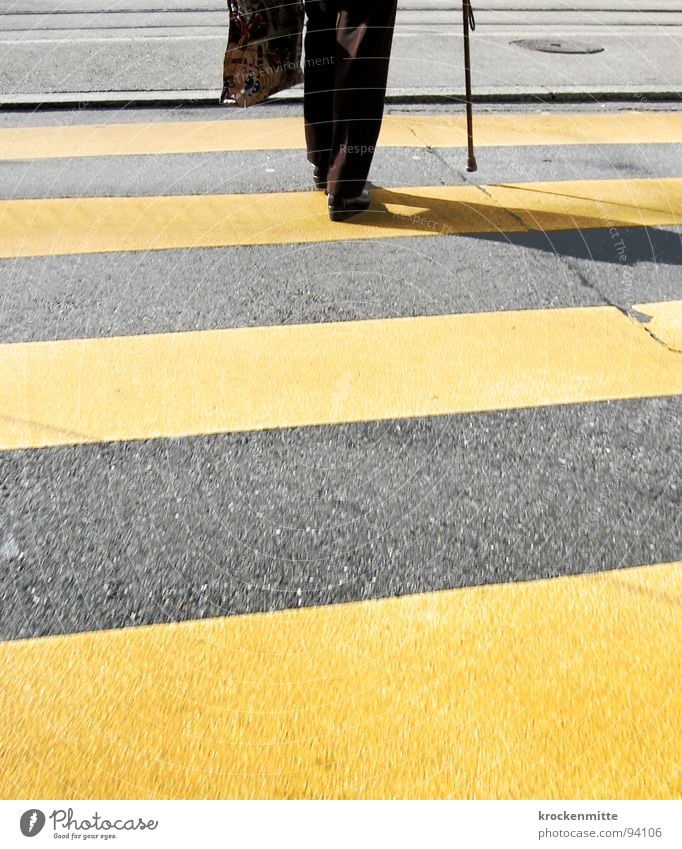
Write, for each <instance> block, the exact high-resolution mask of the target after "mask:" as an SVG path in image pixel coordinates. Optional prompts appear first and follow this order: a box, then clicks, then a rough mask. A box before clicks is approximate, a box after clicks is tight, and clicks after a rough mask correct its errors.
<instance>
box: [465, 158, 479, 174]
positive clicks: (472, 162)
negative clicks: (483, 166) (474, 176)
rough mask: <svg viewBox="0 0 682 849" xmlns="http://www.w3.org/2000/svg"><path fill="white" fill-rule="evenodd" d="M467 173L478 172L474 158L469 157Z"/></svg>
mask: <svg viewBox="0 0 682 849" xmlns="http://www.w3.org/2000/svg"><path fill="white" fill-rule="evenodd" d="M467 171H478V165H477V163H476V157H475V156H470V157H469V159H468V160H467Z"/></svg>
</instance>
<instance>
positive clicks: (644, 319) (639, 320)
mask: <svg viewBox="0 0 682 849" xmlns="http://www.w3.org/2000/svg"><path fill="white" fill-rule="evenodd" d="M561 260H562V262H563V264H564V265H565V266H566V268H568V270H569V271H571V272H573V274H575V276H576V277H577V278H578V281H579V282H580V285H581V286H583V287H585V288H586V289H590V290H591V291H592V292H594V293H595V294H596V295H597V297H598V298H599V299H600V301H601V302H602V304H603V306H607V307H613V308H614V309H616V310H618V312H619V313H621V314H622V315H624V316H625V317H626V318H627V319H628V320H629V321H631V322H632V323H633V324H636V325H637V327H639V328H640V329H641V330H643V331H644V332H645V333H646V334H647V335H648V336H650V337H651V339H653V340H654V342H657V343H658V344H659V345H661V346H662V347H664V348H665V349H666V350H667V351H670V353H671V354H682V349H680V348H675V347H673V346H672V345H669V344H668V343H667V342H666V341H665V339H661V337H660V336H657V335H656V334H655V333H654V332H653V331H652V330H651V328H650V327H648V322H650V321H651V320H652V319H653V316H652V315H648V314H647V313H643V312H640V311H639V310H636V309H634V307H625V306H622V304H619V303H617V302H616V301H613V300H611V298H609V297H608V296H607V295H606V294H605V293H604V292H603V291H602V290H601V289H600V288H599V286H598V285H597V284H596V283H594V282H593V281H591V280H590V279H589V278H588V277H587V275H586V274H584V273H583V272H582V271H581V270H580V269H579V268H576V266H575V265H573V263H571V262H570V261H569V260H567V259H566V258H565V257H561Z"/></svg>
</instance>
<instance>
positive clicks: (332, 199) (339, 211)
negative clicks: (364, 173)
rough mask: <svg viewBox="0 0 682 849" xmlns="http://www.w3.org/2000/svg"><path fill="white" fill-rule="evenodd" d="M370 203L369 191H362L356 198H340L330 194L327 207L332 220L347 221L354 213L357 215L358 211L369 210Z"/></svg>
mask: <svg viewBox="0 0 682 849" xmlns="http://www.w3.org/2000/svg"><path fill="white" fill-rule="evenodd" d="M370 203H371V198H370V196H369V192H362V194H359V195H357V197H354V198H340V197H337V196H336V195H329V197H328V199H327V209H328V211H329V217H330V218H331V220H332V221H345V220H346V219H348V218H350V217H351V216H352V215H357V214H358V212H365V211H366V210H368V209H369V205H370Z"/></svg>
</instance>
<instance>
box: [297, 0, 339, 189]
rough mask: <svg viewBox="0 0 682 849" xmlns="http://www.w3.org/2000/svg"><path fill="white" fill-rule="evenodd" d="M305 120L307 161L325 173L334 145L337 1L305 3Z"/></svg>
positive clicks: (325, 0) (307, 0)
mask: <svg viewBox="0 0 682 849" xmlns="http://www.w3.org/2000/svg"><path fill="white" fill-rule="evenodd" d="M305 11H306V16H307V19H308V23H307V28H306V35H305V65H304V99H303V116H304V120H305V137H306V146H307V148H308V161H309V162H312V164H313V165H315V166H317V167H318V168H320V169H321V170H322V172H326V170H327V167H328V165H329V152H330V149H331V144H332V120H333V111H332V110H333V105H334V87H335V62H336V20H337V17H338V14H337V3H336V0H305Z"/></svg>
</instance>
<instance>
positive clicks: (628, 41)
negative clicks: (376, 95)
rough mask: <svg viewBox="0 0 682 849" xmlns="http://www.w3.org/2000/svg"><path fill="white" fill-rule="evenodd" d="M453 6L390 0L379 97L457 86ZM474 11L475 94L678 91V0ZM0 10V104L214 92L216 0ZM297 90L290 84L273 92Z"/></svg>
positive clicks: (557, 2) (26, 4)
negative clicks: (392, 8) (385, 83)
mask: <svg viewBox="0 0 682 849" xmlns="http://www.w3.org/2000/svg"><path fill="white" fill-rule="evenodd" d="M474 5H475V6H476V5H477V4H476V3H474ZM159 7H161V8H159ZM459 10H460V7H459V5H458V3H457V2H455V0H402V2H401V3H400V4H399V14H398V22H397V26H396V33H395V45H394V53H393V59H392V63H391V73H390V77H389V98H390V99H405V100H410V99H429V98H431V99H434V98H435V99H449V98H460V97H461V96H462V94H463V71H462V48H461V41H462V39H461V14H460V11H459ZM476 19H477V23H478V26H477V29H476V32H475V34H474V36H473V41H472V61H473V80H474V88H475V93H476V96H477V97H478V98H479V99H489V100H524V99H536V98H538V99H542V100H551V99H563V100H571V99H574V100H589V99H592V98H596V99H601V98H603V99H608V98H623V99H635V100H640V101H643V100H644V99H646V100H651V99H661V100H670V99H675V100H676V99H679V98H680V96H681V95H680V92H682V62H680V57H681V56H682V10H681V9H680V5H679V0H645V1H644V2H639V3H638V4H637V8H629V9H628V8H627V6H626V5H625V4H623V3H622V2H618V1H617V0H577V2H575V3H570V2H562V0H525V1H524V2H520V0H513V2H500V0H490V2H487V3H485V5H484V7H483V8H480V9H476ZM0 22H1V26H2V34H1V35H0V45H1V47H2V51H1V53H0V55H1V57H2V58H0V105H4V106H12V105H24V106H33V105H38V104H40V103H54V104H65V105H69V104H77V103H84V102H88V103H93V102H94V103H104V102H108V103H113V104H123V103H126V102H129V101H134V102H138V103H140V102H145V101H146V102H168V103H172V102H178V103H181V102H186V101H195V102H196V101H199V102H209V103H214V102H216V100H217V97H218V93H219V91H220V87H221V72H222V58H223V52H224V49H225V41H226V30H227V12H226V9H225V2H224V0H162V2H160V3H157V4H155V3H153V2H151V0H120V2H115V3H111V4H109V5H108V6H107V7H106V8H105V7H104V4H103V2H102V0H62V2H59V3H56V2H55V0H19V2H14V0H0ZM528 40H531V41H538V40H539V41H543V42H545V46H549V47H550V48H551V50H557V49H558V50H560V51H563V50H565V49H570V50H574V49H576V48H577V49H580V48H585V49H586V50H598V51H599V52H593V53H575V52H572V53H565V52H539V51H537V50H535V49H532V46H531V48H529V47H526V46H522V45H519V44H518V43H516V42H519V41H528ZM552 45H558V47H552ZM300 96H301V91H300V89H298V90H292V91H289V92H286V93H283V94H282V95H280V99H281V98H291V97H300Z"/></svg>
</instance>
